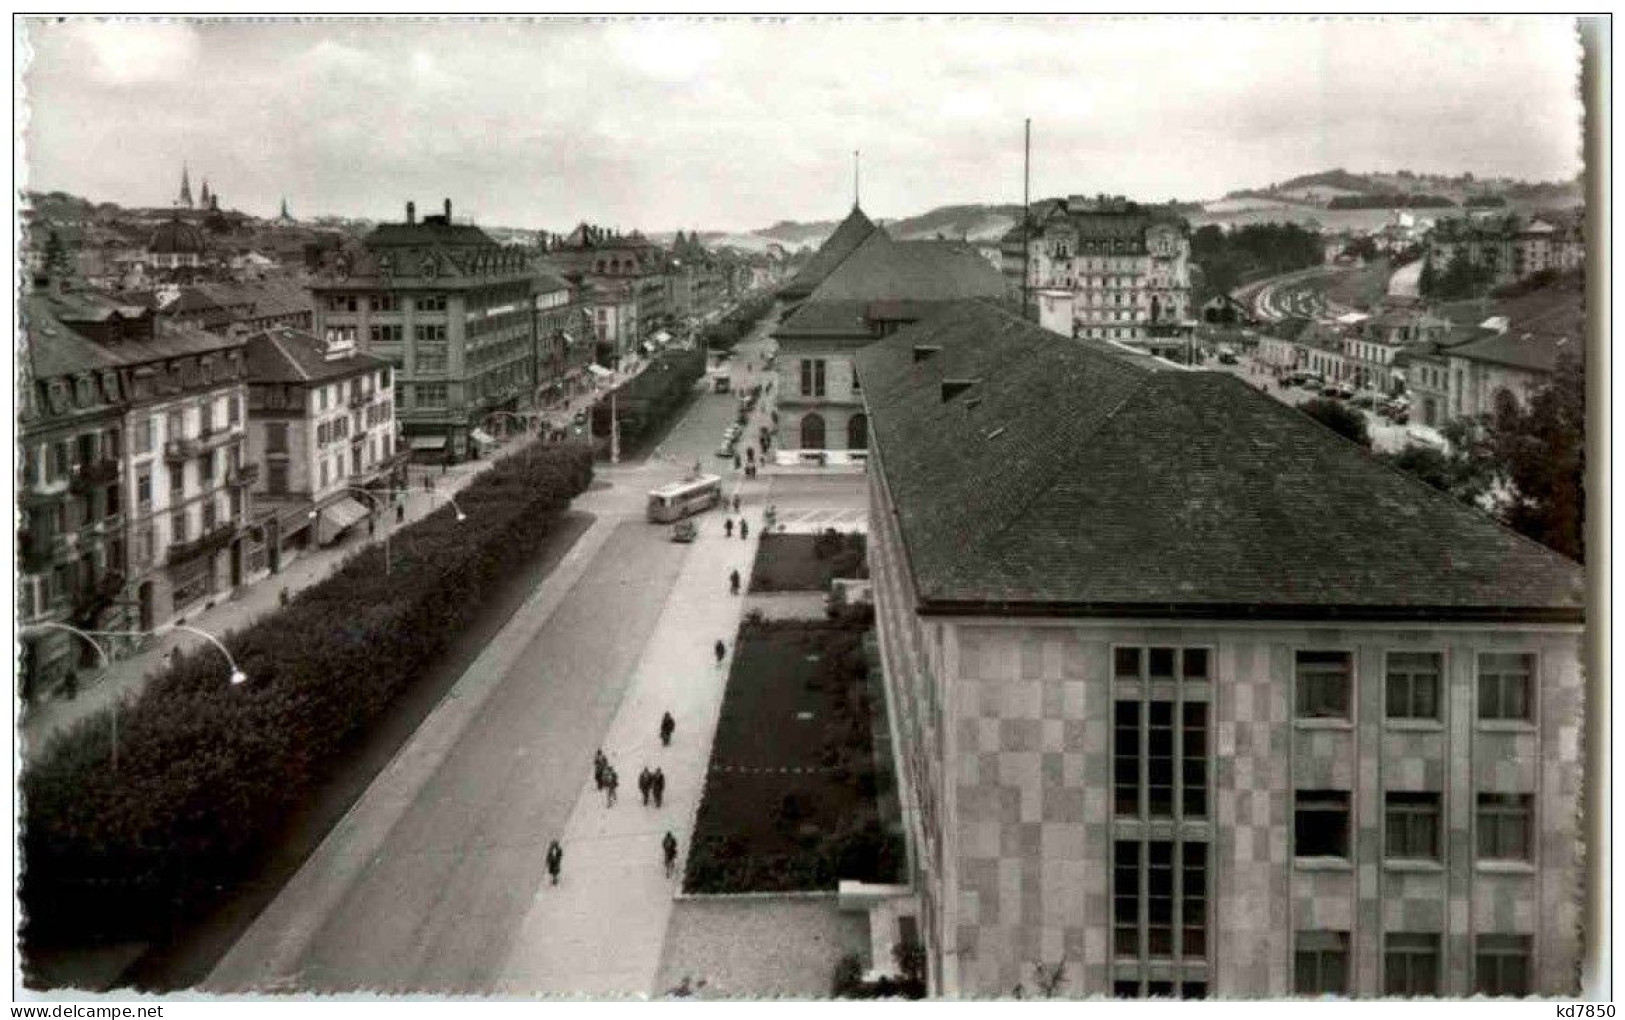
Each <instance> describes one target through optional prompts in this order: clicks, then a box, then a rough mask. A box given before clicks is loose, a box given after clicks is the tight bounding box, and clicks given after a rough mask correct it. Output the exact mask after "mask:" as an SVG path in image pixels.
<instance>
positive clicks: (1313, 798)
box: [1292, 790, 1349, 857]
mask: <svg viewBox="0 0 1625 1020" xmlns="http://www.w3.org/2000/svg"><path fill="white" fill-rule="evenodd" d="M1292 841H1293V844H1294V853H1295V854H1296V856H1298V857H1347V856H1348V855H1349V794H1348V791H1347V790H1299V791H1298V792H1297V794H1296V796H1295V798H1294V811H1293V819H1292Z"/></svg>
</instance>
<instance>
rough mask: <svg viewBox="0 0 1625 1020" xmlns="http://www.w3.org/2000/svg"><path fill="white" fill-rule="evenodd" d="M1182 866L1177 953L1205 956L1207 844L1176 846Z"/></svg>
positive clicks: (1187, 955)
mask: <svg viewBox="0 0 1625 1020" xmlns="http://www.w3.org/2000/svg"><path fill="white" fill-rule="evenodd" d="M1180 853H1181V854H1182V855H1183V856H1184V862H1183V863H1184V867H1183V868H1182V869H1181V872H1182V873H1181V875H1180V887H1181V888H1180V893H1181V898H1180V946H1179V951H1180V955H1181V956H1185V957H1205V956H1206V955H1207V844H1206V843H1185V844H1183V845H1182V846H1181V847H1180Z"/></svg>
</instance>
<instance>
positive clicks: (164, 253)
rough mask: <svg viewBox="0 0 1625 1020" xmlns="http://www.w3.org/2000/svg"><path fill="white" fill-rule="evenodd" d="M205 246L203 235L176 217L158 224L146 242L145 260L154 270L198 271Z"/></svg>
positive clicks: (206, 246) (206, 245)
mask: <svg viewBox="0 0 1625 1020" xmlns="http://www.w3.org/2000/svg"><path fill="white" fill-rule="evenodd" d="M207 250H208V244H207V243H206V242H205V240H204V237H203V231H202V230H200V229H198V228H197V227H195V226H193V225H192V224H190V223H187V222H185V221H184V220H182V219H180V218H179V217H171V218H170V219H169V220H168V221H166V222H164V223H162V224H159V226H158V228H157V229H156V230H154V231H153V232H152V236H151V238H150V239H149V240H148V241H147V248H146V257H147V261H148V263H150V264H151V265H152V266H153V267H154V268H155V269H160V270H178V269H198V268H200V267H201V266H202V265H203V258H204V255H205V253H206V252H207Z"/></svg>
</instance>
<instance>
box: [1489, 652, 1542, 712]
mask: <svg viewBox="0 0 1625 1020" xmlns="http://www.w3.org/2000/svg"><path fill="white" fill-rule="evenodd" d="M1534 676H1535V657H1534V656H1533V655H1525V654H1520V653H1508V652H1485V653H1484V654H1482V655H1480V656H1479V657H1478V717H1479V718H1480V719H1518V720H1527V719H1530V718H1531V714H1530V710H1529V708H1530V703H1531V700H1532V699H1531V697H1530V695H1531V689H1532V687H1533V685H1534Z"/></svg>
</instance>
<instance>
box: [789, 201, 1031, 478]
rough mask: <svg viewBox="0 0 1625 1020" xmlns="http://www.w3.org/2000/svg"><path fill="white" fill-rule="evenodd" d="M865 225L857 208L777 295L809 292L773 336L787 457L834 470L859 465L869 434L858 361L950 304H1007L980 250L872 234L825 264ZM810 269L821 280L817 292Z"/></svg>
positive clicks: (1001, 283)
mask: <svg viewBox="0 0 1625 1020" xmlns="http://www.w3.org/2000/svg"><path fill="white" fill-rule="evenodd" d="M867 222H868V221H867V218H864V217H863V214H862V212H861V211H860V210H858V209H857V208H854V209H853V211H852V214H851V215H850V216H849V217H848V218H847V220H846V222H845V223H843V224H842V225H841V227H840V228H838V229H837V230H836V232H835V233H834V234H833V235H831V237H830V240H829V241H827V242H825V246H824V248H822V249H820V250H819V252H818V253H817V254H816V255H814V256H813V259H812V261H811V262H810V263H808V266H807V267H805V268H803V270H802V272H801V273H800V274H798V275H797V276H796V277H795V279H793V280H792V281H791V283H790V285H788V286H787V287H786V288H784V290H782V291H781V292H780V293H781V294H783V293H786V292H789V293H799V292H800V290H801V289H803V288H805V287H807V286H812V290H811V291H810V292H809V294H808V296H807V297H806V298H805V299H804V300H802V301H800V302H799V303H797V304H795V305H793V306H791V307H790V308H788V309H787V310H786V311H785V313H784V316H783V320H782V321H781V323H780V324H779V326H778V328H777V329H775V330H774V332H773V338H774V339H775V340H776V341H777V342H778V352H777V356H776V357H777V362H776V369H777V372H778V380H777V382H776V383H775V386H774V394H775V398H776V401H777V411H778V415H779V429H780V432H779V439H778V443H777V446H778V456H780V457H781V458H789V459H792V460H799V459H813V460H821V461H824V462H832V461H837V462H838V461H841V460H844V459H847V458H848V457H849V456H851V455H853V454H856V455H857V456H858V457H861V456H863V454H864V452H865V451H866V449H867V447H868V430H867V424H866V422H867V418H866V417H865V415H864V411H863V395H862V393H861V391H860V387H859V381H858V377H857V374H856V373H855V372H854V371H853V367H852V366H853V361H852V359H853V357H854V356H855V355H856V354H857V352H858V351H859V350H861V349H862V348H864V347H865V346H867V345H868V344H871V343H873V342H874V341H875V340H877V339H879V338H881V337H883V336H887V335H889V334H891V333H894V332H896V331H897V330H898V329H901V328H903V327H904V326H907V325H908V324H910V323H913V322H917V321H918V320H919V319H921V318H922V317H924V316H925V315H927V314H929V313H930V311H931V310H932V309H934V308H936V307H938V306H940V305H942V304H943V303H945V302H950V301H957V300H963V299H966V298H975V297H987V298H1000V297H1002V296H1003V295H1004V292H1005V287H1004V280H1003V279H1002V278H1001V277H1000V275H999V273H998V271H997V270H995V269H994V268H993V267H992V265H990V264H989V263H988V261H987V260H986V259H984V258H982V257H981V256H980V255H979V254H977V252H976V251H975V249H973V248H970V247H969V246H966V245H962V244H958V243H955V242H947V241H893V240H892V239H891V238H890V237H889V236H888V235H887V234H886V232H885V231H883V230H872V229H871V230H869V231H868V232H867V233H865V234H864V235H863V236H862V238H861V239H860V240H859V241H858V243H857V244H856V245H854V246H852V247H851V250H850V251H849V252H848V253H847V254H846V256H845V257H844V258H841V259H839V260H838V261H836V260H833V259H830V258H826V257H825V255H826V252H828V251H831V250H835V251H838V250H840V249H841V248H844V247H847V246H848V245H849V244H850V240H851V238H852V237H854V236H855V235H856V234H858V233H861V232H862V231H861V227H862V224H863V223H867ZM831 263H833V264H831ZM809 270H812V271H813V272H814V273H822V274H823V275H822V277H821V278H820V279H819V280H818V282H817V283H816V284H813V283H812V277H811V276H809Z"/></svg>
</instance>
